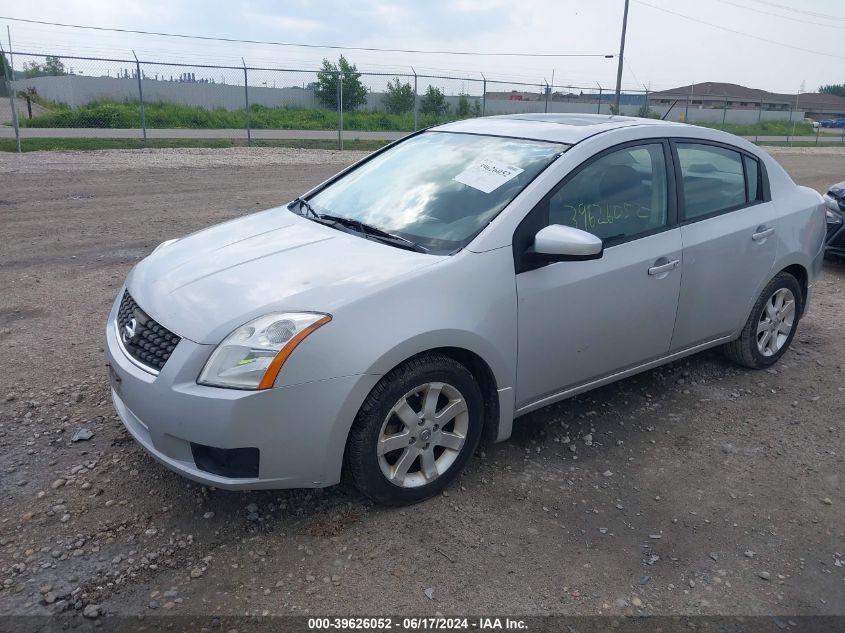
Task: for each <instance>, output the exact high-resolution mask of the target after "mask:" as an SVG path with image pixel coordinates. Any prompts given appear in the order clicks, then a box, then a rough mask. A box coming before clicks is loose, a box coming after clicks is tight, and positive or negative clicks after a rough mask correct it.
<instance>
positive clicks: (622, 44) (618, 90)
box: [616, 0, 628, 112]
mask: <svg viewBox="0 0 845 633" xmlns="http://www.w3.org/2000/svg"><path fill="white" fill-rule="evenodd" d="M627 30H628V0H625V13H624V14H623V15H622V41H621V42H620V44H619V67H618V68H617V69H616V111H617V112H619V97H620V93H621V91H622V65H623V64H624V57H625V31H627Z"/></svg>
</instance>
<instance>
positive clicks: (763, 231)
mask: <svg viewBox="0 0 845 633" xmlns="http://www.w3.org/2000/svg"><path fill="white" fill-rule="evenodd" d="M672 153H673V156H674V160H675V165H676V173H677V174H678V178H677V181H678V213H679V221H680V223H681V238H682V240H683V260H684V266H683V268H684V274H683V279H682V282H681V295H680V300H679V302H678V318H677V322H676V324H675V333H674V335H673V337H672V350H673V351H676V350H682V349H686V348H689V347H694V346H695V345H697V344H700V343H705V342H709V341H712V340H715V339H717V338H720V337H723V336H727V335H729V334H732V333H734V332H736V331H737V330H738V329H739V328H741V327H742V325H743V324H744V323H745V320H746V319H747V318H748V313H749V310H750V307H751V305H752V304H753V302H754V301H755V299H756V297H757V294H758V293H759V291H760V288H761V287H762V285H763V284H765V283H766V282H767V281H768V279H769V278H770V277H771V275H772V269H773V267H774V264H775V257H776V254H777V238H776V235H775V234H776V233H777V231H778V229H779V227H778V222H777V211H776V208H775V204H774V203H773V202H772V201H771V196H770V194H769V191H768V186H767V181H766V178H765V167H764V165H763V164H762V163H761V162H760V161H758V160H757V159H756V158H754V157H753V156H751V155H750V154H746V153H744V152H742V151H741V150H739V149H737V148H735V147H731V146H728V145H723V144H719V143H710V142H708V141H701V140H688V141H687V140H675V141H673V142H672Z"/></svg>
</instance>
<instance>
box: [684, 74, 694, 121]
mask: <svg viewBox="0 0 845 633" xmlns="http://www.w3.org/2000/svg"><path fill="white" fill-rule="evenodd" d="M694 87H695V83H691V84H690V85H689V94H688V95H687V108H686V110H684V123H689V102H690V101H691V100H692V91H693V89H694Z"/></svg>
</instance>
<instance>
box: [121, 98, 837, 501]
mask: <svg viewBox="0 0 845 633" xmlns="http://www.w3.org/2000/svg"><path fill="white" fill-rule="evenodd" d="M824 236H825V207H824V203H823V200H822V197H821V196H820V195H819V194H818V192H816V191H813V190H811V189H808V188H806V187H800V186H797V185H796V184H795V183H794V182H793V181H792V179H791V178H790V177H789V175H787V173H786V171H784V170H783V168H782V167H781V166H780V165H779V164H778V163H777V162H775V160H774V159H773V158H772V157H771V156H770V155H769V154H767V153H766V152H764V151H762V150H761V149H760V148H758V147H757V146H755V145H753V144H751V143H749V142H747V141H745V140H743V139H741V138H739V137H736V136H733V135H730V134H727V133H725V132H721V131H718V130H711V129H707V128H701V127H695V126H690V125H683V124H678V123H670V122H666V121H656V120H653V119H638V118H632V117H622V116H601V115H576V114H571V115H570V114H535V115H530V114H526V115H510V116H501V117H487V118H481V119H468V120H464V121H460V122H454V123H448V124H445V125H439V126H436V127H433V128H430V129H428V130H425V131H422V132H418V133H415V134H411V135H409V136H407V137H405V138H403V139H401V140H400V141H397V142H396V143H394V144H392V145H390V146H388V147H386V148H384V149H382V150H380V151H378V152H375V153H374V154H371V155H370V156H368V157H366V158H364V159H363V160H361V161H360V162H358V163H356V164H355V165H353V166H351V167H349V168H348V169H346V170H344V171H343V172H341V173H340V174H338V175H337V176H335V177H333V178H331V179H329V180H328V181H326V182H324V183H322V184H321V185H319V186H317V187H316V188H314V189H312V190H311V191H309V192H307V193H304V194H303V195H302V197H301V198H297V199H296V200H294V201H292V202H290V203H289V204H287V205H285V206H281V207H278V208H274V209H269V210H267V211H262V212H260V213H256V214H253V215H249V216H246V217H242V218H239V219H236V220H232V221H230V222H227V223H225V224H222V225H219V226H216V227H212V228H209V229H206V230H204V231H200V232H198V233H193V234H191V235H189V236H187V237H184V238H181V239H178V240H169V241H167V242H165V243H163V244H161V245H160V246H159V247H158V248H156V249H155V250H154V251H153V253H152V254H151V255H150V256H149V257H147V258H146V259H144V260H143V261H141V262H139V263H138V264H137V265H136V266H135V267H134V269H133V270H132V271H131V272H130V273H129V276H128V277H127V279H126V282H125V284H124V286H123V287H122V288H121V289H120V291H119V293H118V294H117V297H116V300H115V302H114V306H113V307H112V310H111V314H110V315H109V318H108V324H107V327H106V342H107V345H106V353H107V356H108V362H109V365H110V376H111V381H112V385H111V386H112V397H113V400H114V405H115V408H116V410H117V413H118V415H119V416H120V418H121V419H122V420H123V423H124V425H125V426H126V428H127V429H128V430H129V432H130V433H131V434H132V436H134V438H135V439H136V440H137V441H138V442H139V443H140V444H141V445H142V446H143V447H144V448H145V449H146V450H147V451H148V452H149V453H150V454H151V455H152V456H153V457H155V458H156V459H157V460H159V461H160V462H161V463H163V464H164V465H166V466H167V467H169V468H171V469H173V470H175V471H176V472H179V473H181V474H183V475H185V476H187V477H190V478H192V479H195V480H197V481H199V482H203V483H205V484H207V485H210V486H215V487H218V488H227V489H250V488H290V487H319V486H328V485H332V484H335V483H337V482H338V481H339V480H340V478H341V472H342V471H345V472H346V473H348V475H349V477H350V479H351V480H352V481H353V482H354V483H355V484H356V485H357V486H358V488H359V489H360V490H361V491H363V492H364V493H365V494H366V495H368V496H369V497H370V498H372V499H373V500H375V501H376V502H378V503H384V504H396V505H398V504H407V503H413V502H416V501H420V500H422V499H425V498H427V497H430V496H431V495H434V494H437V493H438V492H440V491H441V490H443V489H444V488H445V487H446V486H447V485H448V484H449V482H450V481H452V480H453V479H454V478H455V477H456V476H457V474H458V473H459V472H460V471H461V470H462V468H463V467H464V465H465V464H466V462H467V460H469V459H470V457H471V456H472V454H473V452H474V451H475V450H476V447H477V446H478V443H479V441H480V439H481V438H482V437H485V438H487V439H488V440H491V441H501V440H505V439H507V438H508V437H509V436H510V435H511V429H512V425H513V421H514V418H515V417H518V416H521V415H523V414H526V413H529V412H531V411H534V410H536V409H539V408H541V407H544V406H546V405H549V404H552V403H554V402H557V401H560V400H563V399H565V398H569V397H571V396H574V395H576V394H579V393H582V392H584V391H588V390H590V389H593V388H595V387H599V386H601V385H605V384H608V383H611V382H613V381H616V380H619V379H621V378H625V377H627V376H631V375H633V374H636V373H638V372H642V371H645V370H647V369H650V368H652V367H656V366H658V365H661V364H664V363H668V362H670V361H674V360H677V359H679V358H682V357H685V356H688V355H690V354H694V353H696V352H699V351H701V350H704V349H708V348H711V347H716V346H722V347H723V348H724V350H725V352H726V354H727V355H728V357H729V358H731V359H733V360H734V361H735V362H737V363H738V364H740V365H743V366H745V367H750V368H765V367H769V366H771V365H772V364H774V363H775V362H777V361H778V359H779V358H780V357H781V356H782V355H783V354H784V353H785V352H786V350H787V349H788V347H789V345H790V342H791V341H792V338H793V336H794V335H795V332H796V329H797V327H798V323H799V319H800V318H801V316H802V315H803V314H804V311H805V310H806V307H807V303H808V301H809V298H810V293H811V290H812V287H813V284H814V281H815V279H816V275H817V273H818V272H819V270H820V268H821V263H822V259H823V243H824Z"/></svg>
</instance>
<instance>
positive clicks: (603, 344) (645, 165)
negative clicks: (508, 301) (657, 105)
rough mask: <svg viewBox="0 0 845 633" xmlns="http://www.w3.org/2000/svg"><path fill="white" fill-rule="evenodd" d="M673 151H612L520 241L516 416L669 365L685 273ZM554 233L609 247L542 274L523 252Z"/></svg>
mask: <svg viewBox="0 0 845 633" xmlns="http://www.w3.org/2000/svg"><path fill="white" fill-rule="evenodd" d="M668 155H669V146H668V143H663V142H660V141H654V142H651V143H639V144H628V145H625V146H620V147H617V148H614V149H612V150H608V151H605V152H603V153H601V154H599V155H598V156H597V157H594V158H593V159H591V160H590V161H588V162H587V163H586V164H585V165H582V166H581V167H579V168H578V169H577V170H576V171H575V172H574V173H573V174H570V175H569V176H567V178H565V179H564V180H563V181H562V182H561V183H560V184H559V185H558V186H557V187H556V188H555V189H554V190H552V192H551V193H550V194H549V195H548V196H546V198H545V199H544V200H543V201H542V202H541V203H540V204H539V205H538V207H537V208H535V209H534V210H533V211H531V213H530V214H529V215H528V216H527V217H526V219H525V221H523V223H522V224H521V225H520V227H519V229H517V233H516V235H515V236H514V253H515V262H516V272H517V275H516V287H517V297H518V335H517V336H518V361H517V390H516V400H517V408H521V407H524V406H527V405H529V404H533V403H536V402H538V401H541V400H542V399H544V398H546V397H550V396H553V395H554V394H556V393H558V392H560V391H563V390H565V389H567V388H570V387H573V386H576V385H579V384H582V383H585V382H588V381H591V380H594V379H597V378H601V377H603V376H607V375H609V374H612V373H615V372H617V371H620V370H624V369H626V368H629V367H633V366H636V365H639V364H642V363H644V362H648V361H649V360H652V359H655V358H658V357H660V356H663V355H665V354H666V353H667V352H668V350H669V345H670V342H671V340H672V331H673V327H674V323H675V313H676V310H677V305H678V295H679V292H680V284H681V272H682V270H681V269H682V263H681V261H682V248H681V232H680V229H679V228H678V227H676V226H674V217H673V216H674V211H675V209H674V179H673V177H672V176H671V173H672V172H671V167H670V165H671V162H667V160H666V158H667V156H668ZM547 224H565V225H569V226H574V227H576V228H580V229H583V230H587V231H589V232H591V233H593V234H595V235H597V236H598V237H600V238H602V239H603V240H604V241H605V250H604V254H603V256H602V257H601V258H600V259H596V260H590V261H572V262H557V263H552V264H547V265H544V266H541V267H532V265H530V264H527V263H524V262H522V260H521V259H520V257H519V254H520V252H522V251H524V249H525V247H526V246H530V244H532V243H533V236H534V235H536V232H537V231H538V230H540V229H541V228H543V226H545V225H547Z"/></svg>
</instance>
